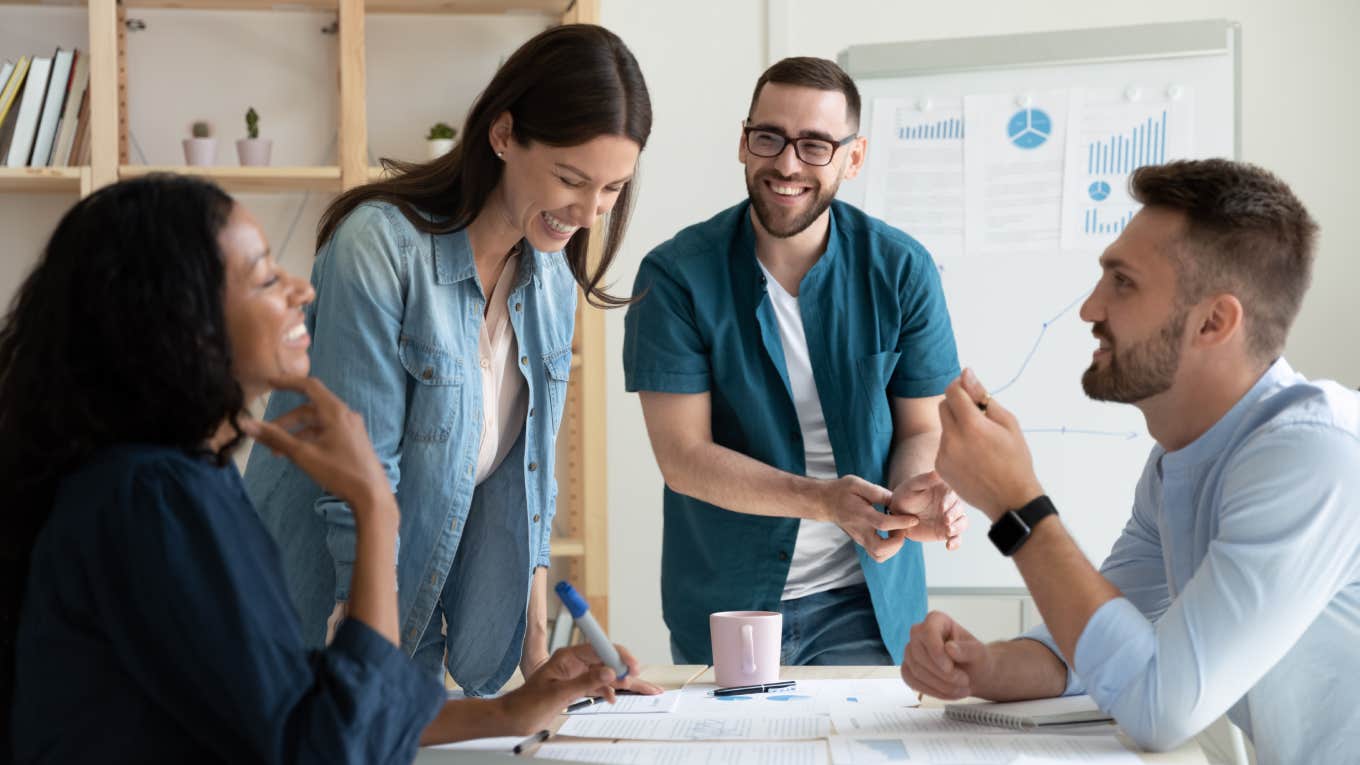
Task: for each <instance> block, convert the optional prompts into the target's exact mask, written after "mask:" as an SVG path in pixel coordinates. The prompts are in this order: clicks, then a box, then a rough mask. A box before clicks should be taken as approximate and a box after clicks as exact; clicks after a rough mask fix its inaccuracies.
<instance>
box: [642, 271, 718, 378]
mask: <svg viewBox="0 0 1360 765" xmlns="http://www.w3.org/2000/svg"><path fill="white" fill-rule="evenodd" d="M633 294H634V295H641V297H640V298H639V299H638V300H637V302H635V303H633V304H632V305H630V306H629V307H628V313H627V315H626V316H625V317H624V320H623V324H624V336H623V374H624V387H625V388H626V389H627V390H628V391H629V392H637V391H643V390H646V391H657V392H661V393H704V392H706V391H708V390H709V386H710V384H711V379H710V378H711V372H710V366H709V354H708V348H707V347H706V344H705V343H704V340H703V337H702V335H701V334H700V332H699V328H698V322H697V321H696V316H695V313H694V301H693V298H692V296H691V295H690V293H689V291H688V290H687V289H686V287H685V286H684V285H683V284H681V282H680V281H679V280H677V279H676V277H675V276H673V275H672V274H671V273H670V272H669V270H668V268H667V267H665V266H663V265H662V263H661V261H660V260H659V259H658V258H657V257H656V256H655V255H649V256H648V257H647V258H646V259H644V260H643V261H642V266H641V268H639V269H638V275H637V280H636V281H635V282H634V285H633Z"/></svg>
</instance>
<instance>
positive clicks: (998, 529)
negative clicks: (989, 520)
mask: <svg viewBox="0 0 1360 765" xmlns="http://www.w3.org/2000/svg"><path fill="white" fill-rule="evenodd" d="M1057 514H1058V508H1056V507H1054V506H1053V501H1052V500H1050V499H1049V498H1048V495H1047V494H1040V495H1039V496H1038V497H1035V498H1034V499H1033V500H1030V503H1029V504H1027V505H1025V506H1024V507H1022V508H1020V509H1019V510H1007V511H1006V512H1005V514H1004V515H1002V516H1001V517H1000V518H997V519H996V523H993V524H992V528H991V529H989V530H988V531H987V538H988V539H990V540H992V544H994V545H996V549H998V550H1000V551H1001V554H1002V555H1005V556H1006V557H1010V556H1012V555H1014V554H1015V551H1016V550H1019V549H1020V547H1021V546H1022V545H1024V544H1025V540H1027V539H1029V535H1030V531H1031V530H1033V528H1034V527H1035V526H1036V525H1037V524H1038V523H1039V521H1042V520H1043V519H1045V518H1047V517H1048V516H1050V515H1057Z"/></svg>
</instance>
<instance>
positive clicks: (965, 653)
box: [944, 635, 987, 665]
mask: <svg viewBox="0 0 1360 765" xmlns="http://www.w3.org/2000/svg"><path fill="white" fill-rule="evenodd" d="M944 651H945V653H947V654H949V658H951V659H953V660H954V662H955V663H956V664H963V665H970V664H977V663H978V662H980V661H982V660H983V659H985V658H986V655H987V646H986V645H984V644H983V643H982V642H980V641H979V640H978V639H977V638H975V637H973V636H972V635H963V636H959V637H955V638H954V639H952V640H949V641H948V642H946V643H945V644H944Z"/></svg>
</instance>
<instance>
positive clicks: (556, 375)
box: [543, 345, 571, 436]
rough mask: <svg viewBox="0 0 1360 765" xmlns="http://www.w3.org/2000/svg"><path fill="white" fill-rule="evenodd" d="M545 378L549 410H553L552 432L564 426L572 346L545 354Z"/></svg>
mask: <svg viewBox="0 0 1360 765" xmlns="http://www.w3.org/2000/svg"><path fill="white" fill-rule="evenodd" d="M543 376H544V378H545V383H546V385H547V387H548V408H549V409H550V410H552V432H553V435H554V436H556V435H557V429H558V428H559V427H561V425H562V410H563V409H564V408H565V406H566V402H567V381H568V379H570V377H571V346H570V345H568V346H567V347H565V348H559V349H558V350H555V351H551V352H549V353H545V354H543Z"/></svg>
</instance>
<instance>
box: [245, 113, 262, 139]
mask: <svg viewBox="0 0 1360 765" xmlns="http://www.w3.org/2000/svg"><path fill="white" fill-rule="evenodd" d="M246 135H247V136H248V137H250V138H259V137H260V115H259V114H256V113H255V107H253V106H252V107H250V108H249V109H247V110H246Z"/></svg>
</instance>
